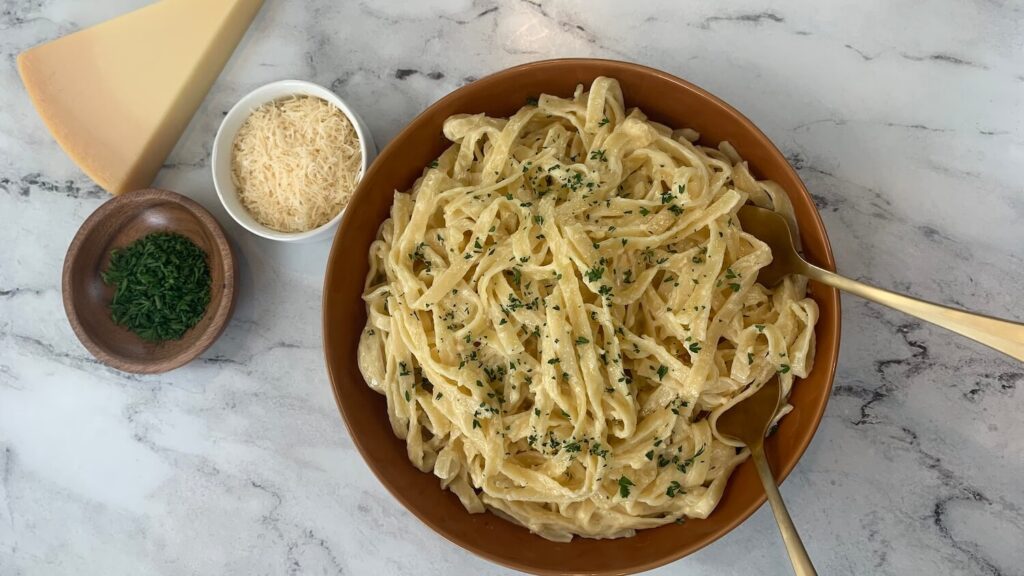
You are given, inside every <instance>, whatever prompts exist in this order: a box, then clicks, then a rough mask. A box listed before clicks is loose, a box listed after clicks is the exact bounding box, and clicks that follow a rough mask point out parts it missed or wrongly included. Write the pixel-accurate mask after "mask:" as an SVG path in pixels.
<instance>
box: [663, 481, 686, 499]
mask: <svg viewBox="0 0 1024 576" xmlns="http://www.w3.org/2000/svg"><path fill="white" fill-rule="evenodd" d="M677 494H686V491H685V490H683V487H682V485H681V484H679V482H678V481H677V480H673V481H672V482H670V483H669V485H668V490H665V495H666V496H668V497H669V498H675V497H676V495H677Z"/></svg>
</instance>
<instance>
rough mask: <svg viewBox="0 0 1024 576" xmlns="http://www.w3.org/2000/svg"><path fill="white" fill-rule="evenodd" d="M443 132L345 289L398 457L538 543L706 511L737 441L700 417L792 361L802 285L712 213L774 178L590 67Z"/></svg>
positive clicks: (766, 196)
mask: <svg viewBox="0 0 1024 576" xmlns="http://www.w3.org/2000/svg"><path fill="white" fill-rule="evenodd" d="M444 135H445V136H446V137H447V138H448V139H449V140H450V141H452V142H453V144H452V145H451V146H450V147H449V148H448V149H447V150H446V151H445V152H444V153H443V154H442V155H441V156H440V157H439V158H438V159H437V161H436V162H435V163H432V164H431V166H430V167H428V168H427V169H426V170H425V171H424V173H423V175H422V176H421V177H420V178H419V179H418V180H417V181H416V183H415V184H414V185H413V188H412V190H411V191H409V192H396V193H395V198H394V204H393V206H392V209H391V217H390V218H389V219H388V220H386V221H385V222H384V223H383V224H382V226H381V228H380V231H379V234H378V239H377V240H376V241H375V242H374V243H373V244H372V246H371V248H370V254H369V260H370V272H369V274H368V276H367V279H366V288H365V292H364V295H363V298H364V300H365V301H366V307H367V323H366V327H365V329H364V331H363V334H362V336H361V340H360V344H359V367H360V370H361V371H362V374H363V376H364V378H365V380H366V382H367V384H368V385H369V386H370V387H371V388H373V389H374V390H376V391H377V392H380V393H382V394H384V395H385V396H386V398H387V411H388V417H389V418H390V420H391V425H392V428H393V430H394V432H395V434H396V435H397V436H398V437H400V438H402V439H404V440H405V442H406V445H407V448H408V454H409V459H410V460H411V461H412V463H413V464H414V465H415V466H416V467H418V468H419V469H420V470H423V471H424V472H433V473H434V474H435V475H436V476H437V477H438V478H440V481H441V485H442V486H443V487H445V488H448V489H450V490H451V491H452V492H454V493H455V494H456V495H458V497H459V498H460V499H461V501H462V503H463V505H464V506H465V507H466V509H467V510H469V511H470V512H483V511H485V510H488V509H489V510H491V511H493V512H495V513H497V514H499V515H501V516H503V517H505V518H508V519H511V520H512V521H514V522H518V523H520V524H522V525H523V526H525V527H527V528H529V529H530V530H531V531H533V532H535V533H537V534H539V535H541V536H543V537H545V538H549V539H552V540H559V541H568V540H571V539H572V537H573V536H574V535H580V536H585V537H590V538H616V537H623V536H630V535H632V534H634V532H635V531H636V530H637V529H642V528H651V527H655V526H659V525H662V524H666V523H670V522H673V521H681V520H682V519H685V518H705V517H707V515H708V514H710V513H711V512H712V510H714V508H715V506H716V505H717V503H718V501H719V499H720V498H721V496H722V492H723V490H724V488H725V484H726V482H727V480H728V478H729V475H730V473H731V472H732V470H733V469H734V468H735V467H736V466H737V465H738V464H739V463H741V462H742V461H743V460H744V459H745V458H746V457H747V455H748V452H747V451H746V449H740V447H739V446H738V445H737V444H735V443H734V442H732V441H730V440H728V439H725V438H722V437H720V436H719V435H718V434H717V432H716V430H715V426H714V423H715V420H716V418H717V415H718V414H720V413H721V412H722V411H724V410H725V409H727V408H728V407H729V406H731V405H732V404H734V403H736V402H738V401H740V400H741V399H743V398H745V397H747V396H749V395H750V394H753V393H754V392H755V391H757V390H758V389H759V388H760V387H761V386H762V385H763V384H764V383H765V382H767V381H768V380H769V379H770V378H772V377H773V376H775V375H776V374H777V375H778V376H779V377H780V379H781V383H782V386H783V391H784V392H785V393H786V394H787V395H788V393H789V390H790V387H791V386H792V384H793V380H794V378H795V377H803V376H806V375H807V373H808V372H809V371H810V369H811V362H812V360H813V358H814V325H815V322H816V320H817V317H818V309H817V306H816V305H815V303H814V301H813V300H811V299H810V298H807V297H806V280H805V279H803V278H799V277H789V278H786V279H785V280H784V282H783V283H781V284H780V285H778V286H777V287H775V288H774V289H768V288H766V287H764V286H762V285H760V284H758V283H757V273H758V270H759V269H760V268H762V267H764V266H766V265H767V264H768V263H769V262H770V261H771V258H772V255H771V252H770V250H769V248H768V247H767V246H766V245H765V244H764V243H762V242H761V241H759V240H758V239H757V238H755V237H753V236H751V235H750V234H747V233H745V232H744V231H743V230H742V229H741V227H740V224H739V221H738V219H737V218H736V217H735V213H736V211H737V210H738V209H739V208H740V207H741V206H742V205H743V204H744V203H752V204H755V205H757V206H761V207H765V208H770V209H774V210H777V211H779V212H781V213H783V214H785V215H787V216H788V217H790V219H792V209H791V207H790V204H789V201H788V199H787V197H786V195H785V192H784V191H783V190H782V189H781V188H780V187H779V186H777V185H776V184H774V183H773V182H769V181H758V180H756V179H754V177H753V176H751V174H750V172H749V170H748V168H747V165H746V163H745V162H743V161H742V160H741V159H740V158H739V156H738V155H737V154H736V152H735V150H734V149H733V148H732V147H731V146H729V144H728V143H722V144H721V145H720V146H719V147H718V148H717V149H714V148H708V147H704V146H700V145H697V144H696V142H697V140H698V134H696V133H695V132H693V131H692V130H686V129H684V130H672V129H670V128H668V127H666V126H663V125H661V124H658V123H655V122H652V121H650V120H648V119H647V118H646V117H645V116H644V114H643V113H642V112H641V111H640V110H638V109H632V110H629V109H627V108H626V107H625V104H624V101H623V95H622V91H621V89H620V87H619V84H618V82H617V81H615V80H614V79H609V78H598V79H597V80H595V81H594V82H593V84H592V85H591V86H590V89H589V91H586V90H585V89H584V87H583V86H582V85H581V86H579V87H577V89H576V91H575V93H574V94H573V96H572V97H571V98H559V97H555V96H551V95H542V96H541V97H540V98H539V100H538V102H537V103H536V104H535V105H527V106H525V107H523V108H522V109H520V110H519V111H518V112H517V113H516V114H514V115H513V116H512V117H510V118H508V119H503V118H489V117H487V116H484V115H483V114H476V115H457V116H452V117H451V118H449V119H448V120H447V121H446V122H445V124H444ZM790 409H791V408H790V407H789V406H786V407H785V408H783V410H781V411H780V414H779V417H781V416H782V415H783V414H785V413H786V412H788V411H789V410H790ZM382 416H383V415H382Z"/></svg>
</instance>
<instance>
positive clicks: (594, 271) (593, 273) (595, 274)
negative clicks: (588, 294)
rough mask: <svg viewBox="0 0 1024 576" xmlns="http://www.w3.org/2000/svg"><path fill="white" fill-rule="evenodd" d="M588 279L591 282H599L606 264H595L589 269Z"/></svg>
mask: <svg viewBox="0 0 1024 576" xmlns="http://www.w3.org/2000/svg"><path fill="white" fill-rule="evenodd" d="M586 274H587V280H590V281H591V282H597V281H598V280H600V279H601V276H603V275H604V266H595V267H593V268H591V269H590V270H587V272H586Z"/></svg>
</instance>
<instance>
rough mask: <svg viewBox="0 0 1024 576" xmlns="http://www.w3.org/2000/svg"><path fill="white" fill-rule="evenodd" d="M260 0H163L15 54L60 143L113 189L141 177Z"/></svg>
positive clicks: (158, 159) (146, 180)
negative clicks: (17, 54)
mask: <svg viewBox="0 0 1024 576" xmlns="http://www.w3.org/2000/svg"><path fill="white" fill-rule="evenodd" d="M262 3H263V0H163V1H162V2H157V3H155V4H151V5H149V6H146V7H144V8H141V9H139V10H136V11H135V12H130V13H128V14H125V15H123V16H120V17H118V18H115V19H113V20H108V21H106V22H103V23H101V24H98V25H96V26H93V27H91V28H87V29H85V30H81V31H79V32H76V33H74V34H71V35H68V36H64V37H63V38H58V39H57V40H54V41H52V42H49V43H46V44H42V45H40V46H36V47H34V48H32V49H30V50H27V51H26V52H23V53H22V54H20V55H19V56H18V72H19V73H20V74H21V79H22V82H24V84H25V88H26V89H27V90H28V94H29V97H30V98H31V99H32V103H33V104H34V105H35V108H36V110H37V111H38V112H39V115H40V116H42V118H43V121H44V122H45V123H46V126H47V127H48V128H49V129H50V132H51V133H52V134H53V136H54V138H56V140H57V142H58V143H59V144H60V146H61V148H63V149H64V151H65V152H67V154H68V155H69V156H70V157H71V159H72V160H74V161H75V163H76V164H78V166H79V167H80V168H81V169H82V170H83V171H85V173H86V174H88V175H89V177H90V178H92V179H93V180H94V181H96V183H97V184H99V185H100V186H102V187H103V188H105V189H106V190H107V191H109V192H111V193H113V194H120V193H122V192H126V191H128V190H135V189H139V188H145V187H147V186H149V185H150V184H151V183H152V181H153V179H154V178H155V177H156V174H157V172H158V171H159V170H160V167H161V166H162V165H163V163H164V160H166V159H167V156H168V154H170V153H171V149H172V148H174V144H175V143H176V142H177V141H178V138H180V137H181V133H182V132H183V131H184V130H185V127H186V126H187V125H188V122H189V120H190V119H191V118H192V116H193V114H195V111H196V109H197V108H198V107H199V104H200V103H201V102H202V101H203V98H204V97H205V96H206V93H207V91H209V89H210V86H211V85H212V84H213V81H214V80H215V79H216V78H217V76H218V75H219V74H220V71H221V69H222V68H223V67H224V63H225V62H227V60H228V58H229V57H230V56H231V53H232V52H233V51H234V49H235V46H236V45H237V44H238V41H239V40H240V39H241V38H242V36H243V35H244V34H245V30H246V28H248V27H249V24H250V22H252V19H253V17H254V16H255V15H256V12H257V11H258V10H259V8H260V5H261V4H262Z"/></svg>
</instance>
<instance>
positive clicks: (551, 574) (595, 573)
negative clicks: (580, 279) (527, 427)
mask: <svg viewBox="0 0 1024 576" xmlns="http://www.w3.org/2000/svg"><path fill="white" fill-rule="evenodd" d="M586 64H603V65H608V66H611V67H624V68H632V69H634V70H636V71H638V72H642V73H644V74H648V75H652V76H655V77H658V78H661V79H662V80H665V81H668V82H670V83H673V84H676V85H678V86H680V87H682V88H684V89H687V90H690V91H692V92H694V93H696V94H698V95H699V96H700V97H701V98H703V99H705V100H708V101H709V102H710V103H711V104H713V105H715V106H718V107H720V108H722V109H723V110H725V111H726V112H727V113H728V114H729V115H731V116H732V117H734V118H735V119H736V120H737V121H738V122H739V123H740V124H741V125H742V126H743V128H744V130H747V131H749V132H750V134H751V135H752V136H753V137H754V138H755V139H756V140H757V141H758V142H759V144H760V145H761V146H763V147H765V148H766V149H767V150H769V151H770V152H772V153H774V154H775V155H777V156H778V157H779V158H781V159H782V160H783V169H784V170H785V171H787V172H789V173H790V175H791V176H792V177H793V180H794V182H796V183H797V189H796V190H788V189H787V190H786V192H787V194H797V195H801V196H803V197H804V198H805V199H807V200H810V201H811V206H812V207H814V210H812V211H811V217H812V219H811V220H810V221H809V222H806V223H803V222H802V224H805V225H810V228H812V229H814V230H815V231H817V232H820V235H821V240H822V246H823V248H824V257H823V258H821V259H820V260H818V261H817V262H816V264H817V265H819V266H820V267H822V268H825V269H827V270H829V271H835V257H834V255H833V253H832V245H831V243H830V241H829V238H828V233H827V230H826V228H825V225H824V223H823V222H822V220H821V214H820V212H819V211H818V210H817V208H816V206H814V204H813V198H812V197H811V194H810V192H809V191H808V190H807V187H806V185H805V184H804V183H803V180H801V179H800V176H799V174H798V173H797V171H796V170H795V169H794V168H793V166H792V164H790V162H789V161H788V160H787V159H786V156H785V155H784V154H783V153H782V152H781V151H780V150H779V149H778V147H777V146H775V144H774V143H773V142H772V141H771V140H770V139H769V138H768V136H767V135H765V134H764V132H762V131H761V129H760V128H758V127H757V125H755V124H754V123H753V122H752V121H751V120H750V119H749V118H747V117H746V116H745V115H743V114H742V113H741V112H740V111H739V110H737V109H736V108H734V107H733V106H731V105H730V104H728V103H727V102H725V101H724V100H722V99H721V98H719V97H717V96H715V95H713V94H711V93H710V92H708V91H707V90H704V89H703V88H701V87H700V86H697V85H696V84H693V83H691V82H688V81H686V80H684V79H682V78H679V77H677V76H675V75H673V74H669V73H667V72H664V71H662V70H659V69H656V68H652V67H650V66H645V65H642V64H636V63H634V62H626V61H622V60H613V59H608V58H553V59H546V60H537V61H533V62H527V63H524V64H519V65H516V66H512V67H509V68H505V69H502V70H499V71H497V72H493V73H491V74H488V75H487V76H484V77H482V78H479V79H477V80H475V81H473V82H471V83H469V84H466V85H464V86H460V87H459V88H456V89H455V90H453V91H452V92H449V93H448V94H446V95H445V96H443V97H442V98H440V99H439V100H437V101H435V102H434V103H433V104H431V105H430V106H428V107H427V108H425V109H424V110H423V111H422V112H420V113H419V114H418V115H417V116H416V117H415V118H413V119H412V120H411V121H410V122H409V123H408V124H407V125H406V126H405V127H404V128H402V130H401V131H400V132H398V133H397V134H396V135H395V136H394V137H393V138H392V139H391V141H389V142H388V144H387V146H385V148H384V150H382V152H381V155H382V156H384V155H386V152H387V151H388V149H389V148H390V147H391V146H392V145H393V143H394V142H397V141H401V140H403V139H405V137H406V136H407V135H408V134H410V133H412V132H415V131H417V130H419V129H420V125H421V124H423V123H425V122H426V121H427V118H428V117H429V116H430V115H431V112H432V111H433V110H434V109H436V108H440V107H443V106H444V105H445V104H448V103H449V102H450V101H452V100H454V99H456V98H458V97H459V94H460V93H461V92H462V91H463V90H464V89H466V88H468V87H469V86H472V85H476V84H480V83H492V82H500V81H503V80H504V78H505V77H507V76H514V75H516V74H518V73H520V72H523V71H524V70H528V69H530V68H542V67H547V66H572V65H586ZM384 169H386V167H385V166H383V165H381V163H379V162H378V163H375V164H374V165H373V166H371V167H370V170H369V172H368V173H367V174H366V175H365V176H367V177H364V178H363V179H362V180H360V185H359V186H357V188H356V190H355V192H353V198H355V196H356V195H359V194H368V193H369V192H368V191H366V189H365V188H364V186H363V183H364V182H366V181H369V180H371V178H368V177H370V176H372V175H373V174H375V173H376V171H378V170H384ZM352 217H353V218H354V216H352ZM347 223H348V219H347V218H345V219H343V220H342V222H341V226H342V227H344V226H346V225H347ZM346 249H347V248H346V247H342V246H339V245H338V242H337V234H336V237H335V241H334V242H333V243H332V245H331V251H330V254H329V256H328V261H327V268H326V270H325V274H324V289H323V295H322V302H321V305H322V307H323V310H324V313H323V314H322V323H323V324H322V326H321V329H322V334H323V344H324V360H325V364H326V366H327V374H328V379H329V380H330V382H331V389H332V392H333V395H334V400H335V404H336V405H337V407H338V411H339V412H340V413H341V416H342V420H343V421H344V422H345V428H346V430H348V433H349V438H350V439H351V440H352V443H353V444H354V445H355V446H356V448H357V450H358V451H359V453H360V456H362V458H363V461H364V462H365V463H366V465H367V467H368V468H369V469H370V471H371V472H373V474H374V476H376V477H377V480H378V481H379V482H380V483H381V484H382V485H383V486H384V487H385V488H386V489H387V491H388V492H389V493H390V494H391V495H392V496H393V497H394V498H395V499H396V500H398V501H399V503H401V504H402V506H403V507H404V508H405V509H406V510H407V511H409V512H411V513H412V514H413V516H415V517H416V518H418V519H419V520H420V522H422V523H423V524H425V525H426V526H427V527H429V528H431V529H432V530H433V531H434V532H435V533H437V534H439V535H441V536H442V537H444V538H445V539H446V540H448V541H449V542H451V543H452V544H455V545H456V546H458V547H459V548H462V549H464V550H468V551H469V552H471V553H473V554H474V555H476V556H477V557H479V558H483V559H485V560H488V561H490V562H493V563H495V564H498V565H500V566H504V567H506V568H511V569H513V570H519V571H522V572H526V573H529V574H538V575H543V576H557V575H559V574H562V572H560V571H557V570H554V569H549V568H543V567H538V566H535V565H530V564H526V563H523V562H516V561H512V560H509V559H508V558H505V557H501V556H498V555H495V554H492V553H491V552H489V551H488V550H485V549H482V548H479V547H477V546H476V545H475V544H473V543H471V542H467V541H463V540H461V539H458V538H457V537H454V536H453V535H452V534H451V533H450V532H449V530H448V529H447V528H446V527H445V525H444V524H443V523H440V522H436V521H435V520H434V519H433V518H431V517H427V516H426V515H423V514H421V513H420V512H419V510H418V509H417V508H416V507H415V506H412V505H411V501H412V497H411V496H409V495H407V494H405V493H403V492H401V491H399V490H397V489H396V488H395V486H394V485H393V483H392V482H391V480H390V479H389V478H388V476H387V475H386V474H385V473H384V471H383V470H382V469H381V468H380V467H379V466H378V465H377V463H376V462H375V461H374V460H373V459H371V458H368V457H367V454H368V447H367V446H366V444H365V442H364V440H363V439H362V438H360V437H359V436H358V435H357V434H354V433H353V430H352V427H351V425H350V424H349V417H348V410H349V409H351V408H346V406H345V404H344V402H342V398H341V392H340V390H339V385H338V383H337V380H338V378H339V375H338V374H336V371H335V368H334V366H333V363H332V362H331V357H330V354H329V352H328V351H329V350H330V349H331V346H330V341H331V340H332V337H331V328H330V323H329V317H328V313H327V310H328V298H329V296H330V291H329V290H328V282H329V280H330V278H331V277H332V275H333V274H335V273H337V271H336V270H335V268H336V267H337V266H340V262H341V261H342V260H343V258H342V256H343V255H342V252H343V251H344V250H346ZM823 297H824V298H830V297H831V299H833V300H834V302H835V307H834V311H833V314H832V318H831V320H832V321H833V322H835V339H834V345H833V346H832V348H831V349H824V348H822V347H820V346H819V347H818V349H817V352H816V358H815V360H816V361H818V359H819V355H820V357H821V358H822V360H823V364H825V378H824V380H825V388H826V389H825V390H824V395H823V400H822V401H821V404H820V406H814V410H813V411H812V412H811V413H810V414H809V417H810V421H809V423H808V424H807V432H806V434H805V435H803V436H802V437H800V438H799V442H797V443H795V444H793V445H792V446H793V448H792V452H793V454H794V457H793V458H792V459H791V460H790V461H789V462H787V463H785V465H784V466H782V467H779V468H778V469H774V470H773V472H774V473H775V477H776V479H777V482H778V484H779V485H781V484H782V483H783V482H784V481H785V479H786V478H787V477H788V476H789V474H790V472H792V471H793V469H794V468H795V467H796V465H797V463H798V462H799V461H800V459H801V458H803V455H804V453H805V452H806V451H807V448H808V446H809V445H810V443H811V441H812V440H813V438H814V436H815V434H816V433H817V430H818V428H819V426H820V424H821V420H822V419H823V417H824V415H825V409H826V407H827V405H828V401H829V398H830V397H831V391H832V387H833V384H834V381H835V375H836V367H837V365H838V360H839V347H840V340H841V335H842V306H841V301H840V297H839V291H838V290H836V289H834V288H830V287H825V292H824V295H823ZM410 466H412V465H411V464H410ZM730 480H731V479H730ZM439 489H440V488H439ZM766 500H767V498H766V496H765V494H764V493H763V492H761V493H759V494H758V495H757V496H756V498H754V500H753V502H752V503H751V504H750V505H749V506H748V507H747V508H745V509H742V510H741V511H740V513H739V514H737V515H736V516H735V517H733V518H732V519H731V520H730V521H728V522H727V523H725V524H724V525H723V527H722V528H721V529H720V530H719V531H717V533H714V534H712V535H709V536H706V537H704V538H703V539H701V541H698V542H697V543H696V544H694V543H680V545H679V548H678V549H677V550H674V551H673V552H672V553H669V554H664V555H662V556H659V557H656V558H651V559H648V560H646V561H643V562H639V563H637V564H635V565H632V566H630V567H629V568H627V569H623V570H616V569H608V570H605V569H598V570H589V571H583V572H578V573H579V574H586V575H591V576H604V575H607V576H613V575H616V576H617V575H620V574H636V573H639V572H645V571H648V570H653V569H655V568H658V567H661V566H664V565H666V564H669V563H671V562H675V561H676V560H679V559H681V558H683V557H685V556H689V555H690V554H693V553H694V552H697V551H698V550H700V549H702V548H704V547H706V546H708V545H709V544H711V543H713V542H715V541H717V540H719V539H721V538H722V537H723V536H725V535H726V534H728V533H729V532H732V531H733V530H735V529H736V527H737V526H739V525H740V524H742V523H743V522H745V521H746V520H747V519H748V518H750V516H751V515H753V513H754V512H755V511H756V510H757V509H758V508H760V507H761V506H762V505H764V503H765V502H766ZM467 514H468V512H467ZM524 530H525V528H524ZM574 573H577V572H574Z"/></svg>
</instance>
